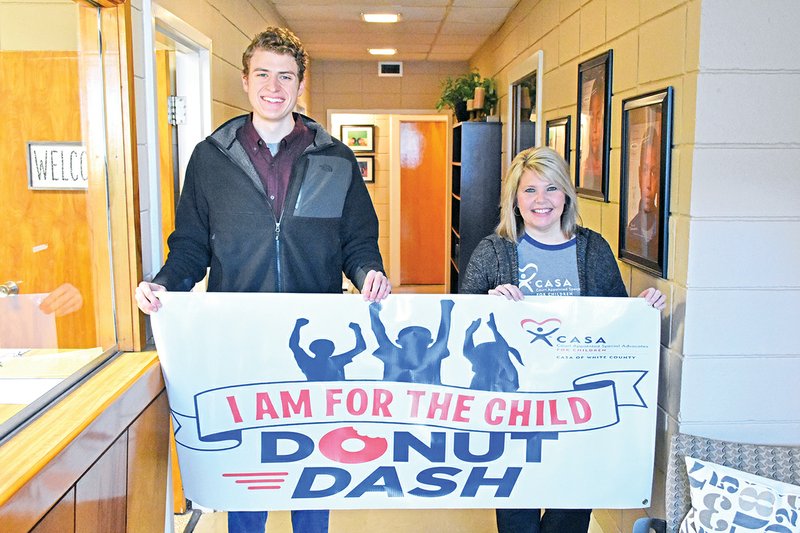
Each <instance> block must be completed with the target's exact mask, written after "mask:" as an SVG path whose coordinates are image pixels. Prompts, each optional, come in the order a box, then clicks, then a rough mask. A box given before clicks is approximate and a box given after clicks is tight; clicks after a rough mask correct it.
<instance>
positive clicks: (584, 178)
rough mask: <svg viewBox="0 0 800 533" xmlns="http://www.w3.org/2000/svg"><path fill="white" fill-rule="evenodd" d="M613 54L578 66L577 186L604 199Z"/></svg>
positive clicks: (609, 134) (606, 190)
mask: <svg viewBox="0 0 800 533" xmlns="http://www.w3.org/2000/svg"><path fill="white" fill-rule="evenodd" d="M612 56H613V51H612V50H609V51H607V52H605V53H603V54H600V55H599V56H597V57H593V58H592V59H589V60H588V61H584V62H583V63H581V64H580V65H578V132H577V135H576V137H575V147H576V150H575V154H576V159H577V163H578V164H577V165H576V166H575V188H576V189H577V190H578V194H580V195H581V196H586V197H587V198H593V199H595V200H602V201H604V202H607V201H608V153H609V146H610V143H611V67H612V58H613V57H612Z"/></svg>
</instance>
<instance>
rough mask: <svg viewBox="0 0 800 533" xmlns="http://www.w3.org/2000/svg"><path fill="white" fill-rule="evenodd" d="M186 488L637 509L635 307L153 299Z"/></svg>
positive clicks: (452, 299) (639, 450)
mask: <svg viewBox="0 0 800 533" xmlns="http://www.w3.org/2000/svg"><path fill="white" fill-rule="evenodd" d="M161 300H162V302H163V303H164V306H163V307H162V309H161V310H160V311H159V312H158V313H156V314H155V315H153V320H152V324H153V332H154V334H155V339H156V344H157V346H158V351H159V356H160V359H161V364H162V367H163V371H164V376H165V380H166V383H167V393H168V395H169V402H170V409H171V411H172V416H173V422H174V424H175V438H176V441H177V443H178V456H179V462H180V466H181V474H182V476H183V482H184V488H185V491H186V495H187V497H188V498H190V499H191V500H193V501H195V502H197V503H199V504H201V505H203V506H206V507H211V508H214V509H223V510H234V511H243V510H265V509H266V510H279V509H280V510H284V509H365V508H458V507H477V508H480V507H484V508H485V507H489V508H492V507H493V508H503V507H511V508H513V507H528V508H530V507H558V508H632V507H646V506H648V505H649V499H650V490H651V484H652V467H653V456H654V440H655V420H656V396H657V385H658V359H659V313H658V311H656V310H654V309H653V308H651V307H648V306H647V304H646V303H645V302H644V300H642V299H639V298H556V297H553V298H528V299H527V300H526V301H523V302H511V301H507V300H505V299H504V298H499V297H493V296H463V295H445V296H439V295H437V296H434V295H392V296H390V297H389V298H388V299H387V300H385V301H384V302H382V303H381V304H369V303H368V302H364V301H363V300H362V299H361V297H360V296H358V295H298V294H224V293H165V294H163V295H161Z"/></svg>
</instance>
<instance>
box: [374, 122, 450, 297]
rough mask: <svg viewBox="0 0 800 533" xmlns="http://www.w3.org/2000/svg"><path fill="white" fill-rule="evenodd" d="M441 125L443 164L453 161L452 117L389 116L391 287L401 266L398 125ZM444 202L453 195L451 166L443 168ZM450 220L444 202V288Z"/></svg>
mask: <svg viewBox="0 0 800 533" xmlns="http://www.w3.org/2000/svg"><path fill="white" fill-rule="evenodd" d="M412 121H413V122H444V123H445V127H446V128H447V136H446V142H445V145H446V146H445V149H446V150H447V153H446V154H445V161H447V162H449V161H452V157H453V154H452V146H451V145H452V142H451V140H452V136H453V129H452V116H451V115H449V114H447V115H444V114H439V113H435V112H431V113H425V114H413V115H412V114H408V115H406V114H399V113H398V114H392V115H390V116H389V166H390V170H389V172H390V174H389V175H390V177H391V179H390V182H389V270H390V271H391V273H392V278H393V279H394V283H393V285H394V286H395V287H399V286H400V280H401V279H402V278H401V268H402V267H401V262H400V238H401V228H400V209H401V205H400V194H401V183H400V179H401V178H400V176H401V173H400V123H401V122H412ZM445 167H446V168H445V198H450V195H451V194H452V179H451V172H452V168H451V165H449V164H447V163H446V164H445ZM448 220H450V202H448V201H445V209H444V221H443V222H444V233H445V239H444V246H445V254H444V256H445V261H444V262H443V263H442V276H443V279H444V280H445V283H444V284H445V286H447V274H448V272H449V263H448V261H449V255H450V254H449V253H448V252H447V251H448V250H449V249H450V228H449V227H448V225H447V221H448Z"/></svg>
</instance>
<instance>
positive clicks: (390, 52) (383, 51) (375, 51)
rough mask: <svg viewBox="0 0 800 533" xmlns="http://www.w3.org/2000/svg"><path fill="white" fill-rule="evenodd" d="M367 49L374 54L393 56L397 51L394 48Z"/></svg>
mask: <svg viewBox="0 0 800 533" xmlns="http://www.w3.org/2000/svg"><path fill="white" fill-rule="evenodd" d="M367 51H368V52H369V53H370V54H372V55H374V56H393V55H395V54H396V53H397V50H396V49H394V48H368V49H367Z"/></svg>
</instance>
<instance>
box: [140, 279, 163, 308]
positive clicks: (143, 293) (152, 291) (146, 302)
mask: <svg viewBox="0 0 800 533" xmlns="http://www.w3.org/2000/svg"><path fill="white" fill-rule="evenodd" d="M159 291H163V292H167V288H166V287H164V286H163V285H159V284H158V283H150V282H147V281H143V282H141V283H140V284H139V286H138V287H136V293H135V297H136V305H138V306H139V309H141V311H142V313H144V314H146V315H149V314H151V313H155V312H157V311H158V310H159V309H161V300H159V299H158V295H157V294H156V293H157V292H159Z"/></svg>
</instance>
